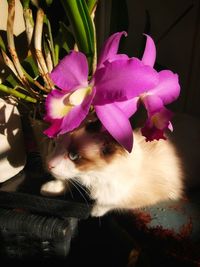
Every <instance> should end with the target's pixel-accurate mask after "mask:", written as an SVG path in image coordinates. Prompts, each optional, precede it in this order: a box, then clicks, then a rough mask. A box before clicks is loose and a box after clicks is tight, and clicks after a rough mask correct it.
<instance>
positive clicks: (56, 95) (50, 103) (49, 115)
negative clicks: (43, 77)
mask: <svg viewBox="0 0 200 267" xmlns="http://www.w3.org/2000/svg"><path fill="white" fill-rule="evenodd" d="M64 96H65V93H64V92H63V91H58V90H57V89H54V90H52V91H51V92H50V93H49V94H48V95H47V98H46V101H45V109H46V116H45V121H52V120H53V119H61V118H62V117H63V115H61V114H59V112H60V109H61V108H62V107H63V106H64V103H63V97H64Z"/></svg>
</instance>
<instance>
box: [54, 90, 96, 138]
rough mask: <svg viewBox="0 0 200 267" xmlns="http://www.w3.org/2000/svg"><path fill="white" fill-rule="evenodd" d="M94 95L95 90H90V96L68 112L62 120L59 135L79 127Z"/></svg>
mask: <svg viewBox="0 0 200 267" xmlns="http://www.w3.org/2000/svg"><path fill="white" fill-rule="evenodd" d="M94 95H95V89H93V90H92V92H91V94H90V95H88V96H86V97H85V99H84V100H83V102H82V103H81V104H80V105H77V106H74V107H73V108H72V109H71V110H70V112H69V113H68V114H67V116H65V117H64V118H63V121H62V125H61V127H60V128H61V130H60V132H59V134H64V133H67V132H70V131H72V130H74V129H75V128H77V127H79V126H80V124H81V122H82V121H83V120H84V119H85V117H86V116H87V114H88V112H89V109H90V106H91V103H92V100H93V98H94Z"/></svg>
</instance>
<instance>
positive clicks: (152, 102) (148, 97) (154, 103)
mask: <svg viewBox="0 0 200 267" xmlns="http://www.w3.org/2000/svg"><path fill="white" fill-rule="evenodd" d="M140 99H141V102H142V103H143V105H144V106H145V108H146V110H147V112H148V115H149V116H152V115H153V114H155V113H156V112H159V111H160V110H161V109H162V108H163V101H162V99H161V98H160V97H158V96H157V95H153V94H149V93H145V94H144V95H141V96H140Z"/></svg>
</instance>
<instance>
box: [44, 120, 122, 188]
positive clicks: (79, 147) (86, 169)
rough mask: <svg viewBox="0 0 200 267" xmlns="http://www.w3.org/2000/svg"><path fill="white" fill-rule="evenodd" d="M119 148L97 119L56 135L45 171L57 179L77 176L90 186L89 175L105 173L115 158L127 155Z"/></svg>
mask: <svg viewBox="0 0 200 267" xmlns="http://www.w3.org/2000/svg"><path fill="white" fill-rule="evenodd" d="M126 154H127V152H126V151H125V150H124V148H122V147H121V146H120V145H119V144H118V143H117V142H116V141H115V140H114V139H113V138H112V137H111V136H110V135H109V134H108V133H107V132H106V131H105V130H102V125H101V124H100V123H99V121H95V122H90V123H88V124H86V125H84V126H83V127H81V128H79V129H77V130H75V131H73V132H71V133H69V134H64V135H61V136H59V137H58V138H56V139H55V140H54V141H53V145H52V147H51V151H50V153H49V155H48V156H47V159H46V167H47V170H48V171H49V172H50V173H51V174H52V175H53V176H54V177H55V178H57V179H61V180H68V179H73V178H75V177H76V178H79V180H80V181H81V182H82V184H84V185H86V186H90V185H91V184H92V181H91V179H92V178H91V177H92V175H94V176H95V174H96V173H101V172H104V171H105V170H106V169H108V168H109V166H111V165H112V163H113V162H115V161H116V159H117V158H118V157H121V156H124V155H126Z"/></svg>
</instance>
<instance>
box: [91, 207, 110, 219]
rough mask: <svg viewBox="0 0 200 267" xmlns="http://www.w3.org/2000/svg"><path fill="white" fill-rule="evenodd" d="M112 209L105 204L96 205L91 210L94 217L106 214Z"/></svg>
mask: <svg viewBox="0 0 200 267" xmlns="http://www.w3.org/2000/svg"><path fill="white" fill-rule="evenodd" d="M109 210H110V209H109V208H108V207H104V206H98V205H96V206H94V207H93V209H92V211H91V216H92V217H101V216H103V215H104V214H106V213H107V212H108V211H109Z"/></svg>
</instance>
